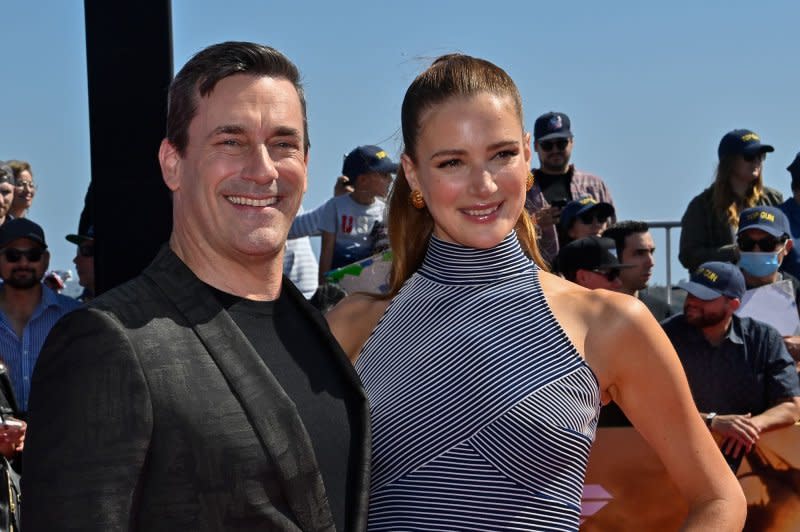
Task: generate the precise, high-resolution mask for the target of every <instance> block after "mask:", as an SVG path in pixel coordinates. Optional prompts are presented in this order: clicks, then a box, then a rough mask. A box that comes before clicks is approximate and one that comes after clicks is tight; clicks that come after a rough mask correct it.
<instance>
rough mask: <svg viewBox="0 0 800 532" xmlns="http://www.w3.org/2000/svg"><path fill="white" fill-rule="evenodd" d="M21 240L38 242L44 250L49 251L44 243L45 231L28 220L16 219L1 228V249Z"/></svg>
mask: <svg viewBox="0 0 800 532" xmlns="http://www.w3.org/2000/svg"><path fill="white" fill-rule="evenodd" d="M20 238H27V239H30V240H33V241H34V242H38V243H39V244H41V245H42V247H43V248H45V249H47V244H46V243H45V241H44V230H43V229H42V228H41V226H40V225H39V224H37V223H35V222H32V221H30V220H28V219H27V218H14V219H13V220H9V221H7V222H6V223H4V224H3V226H2V227H0V249H2V248H4V247H6V246H7V245H9V244H10V243H11V242H13V241H14V240H19V239H20Z"/></svg>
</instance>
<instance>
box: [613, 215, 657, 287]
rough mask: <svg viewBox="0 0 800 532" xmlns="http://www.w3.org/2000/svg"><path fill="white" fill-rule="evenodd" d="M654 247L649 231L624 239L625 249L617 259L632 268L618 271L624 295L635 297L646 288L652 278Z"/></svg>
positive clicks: (654, 261)
mask: <svg viewBox="0 0 800 532" xmlns="http://www.w3.org/2000/svg"><path fill="white" fill-rule="evenodd" d="M655 253H656V245H655V243H654V242H653V236H652V235H651V234H650V232H649V231H647V232H645V233H633V234H630V235H628V236H626V237H625V248H624V249H623V250H622V256H621V257H620V258H619V259H620V260H619V261H620V262H621V263H622V264H632V265H633V266H634V267H633V268H624V269H622V270H620V273H619V278H620V281H622V287H621V290H622V291H623V292H625V293H626V294H630V295H636V293H637V292H638V291H639V290H644V289H645V288H647V283H649V282H650V278H651V277H652V276H653V267H654V266H655V264H656V259H655Z"/></svg>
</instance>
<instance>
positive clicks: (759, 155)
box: [742, 153, 764, 163]
mask: <svg viewBox="0 0 800 532" xmlns="http://www.w3.org/2000/svg"><path fill="white" fill-rule="evenodd" d="M742 159H744V160H745V161H747V162H748V163H752V162H753V161H756V160H758V161H763V160H764V154H763V153H748V154H745V155H742Z"/></svg>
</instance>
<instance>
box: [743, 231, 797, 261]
mask: <svg viewBox="0 0 800 532" xmlns="http://www.w3.org/2000/svg"><path fill="white" fill-rule="evenodd" d="M790 242H791V240H784V239H782V238H776V237H774V236H772V235H771V234H769V233H767V232H766V231H762V230H761V229H747V230H746V231H742V232H741V233H740V234H739V236H737V237H736V244H737V246H738V247H739V250H740V251H756V252H759V251H760V252H762V253H775V252H777V253H778V264H780V263H781V262H783V258H784V257H785V256H786V255H787V253H789V251H790V250H791V243H790Z"/></svg>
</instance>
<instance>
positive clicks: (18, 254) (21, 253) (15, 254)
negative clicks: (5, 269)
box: [2, 248, 44, 262]
mask: <svg viewBox="0 0 800 532" xmlns="http://www.w3.org/2000/svg"><path fill="white" fill-rule="evenodd" d="M2 253H3V256H4V257H5V258H6V260H7V261H8V262H19V261H20V260H21V259H22V257H25V258H26V259H28V262H39V261H40V260H42V255H44V250H43V249H42V248H30V249H18V248H5V249H4V250H3V251H2Z"/></svg>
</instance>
